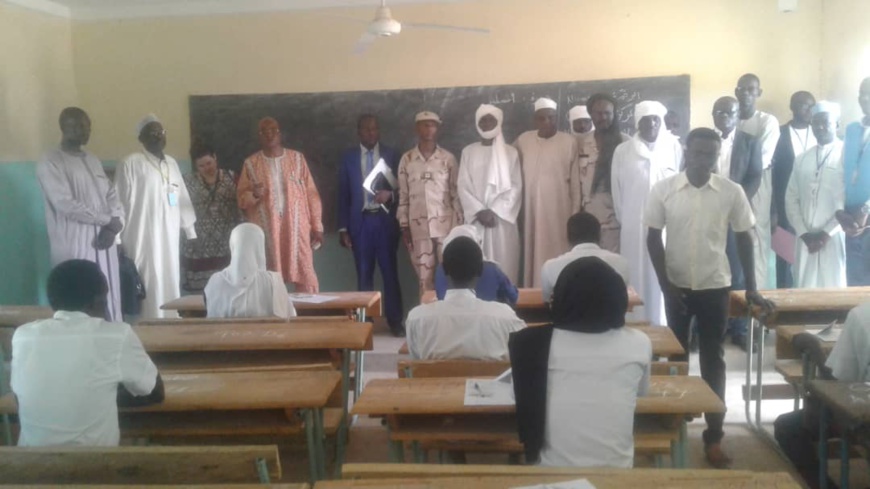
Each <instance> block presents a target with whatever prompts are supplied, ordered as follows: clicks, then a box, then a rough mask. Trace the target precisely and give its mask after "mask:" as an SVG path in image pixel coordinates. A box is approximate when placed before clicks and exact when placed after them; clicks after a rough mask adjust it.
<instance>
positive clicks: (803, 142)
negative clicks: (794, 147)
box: [791, 126, 810, 154]
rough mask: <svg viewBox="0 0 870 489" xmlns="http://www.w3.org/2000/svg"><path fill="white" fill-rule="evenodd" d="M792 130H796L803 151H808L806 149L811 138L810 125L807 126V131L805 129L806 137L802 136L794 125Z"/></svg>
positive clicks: (795, 133)
mask: <svg viewBox="0 0 870 489" xmlns="http://www.w3.org/2000/svg"><path fill="white" fill-rule="evenodd" d="M791 130H792V132H794V135H795V137H796V138H797V140H798V142H799V143H801V153H804V152H806V150H807V143H808V142H809V139H810V128H809V126H807V129H806V131H804V137H801V135H800V133H799V132H798V131H797V129H795V128H794V127H792V128H791ZM796 154H799V153H796Z"/></svg>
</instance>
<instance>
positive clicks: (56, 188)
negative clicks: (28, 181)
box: [36, 107, 124, 322]
mask: <svg viewBox="0 0 870 489" xmlns="http://www.w3.org/2000/svg"><path fill="white" fill-rule="evenodd" d="M60 130H61V132H62V133H63V138H62V140H61V143H60V147H59V148H55V149H52V150H51V151H49V152H47V153H46V154H45V155H44V156H43V157H42V159H41V160H40V162H39V165H37V167H36V177H37V178H38V179H39V185H40V186H41V187H42V194H43V196H44V197H45V225H46V230H47V231H48V239H49V242H50V244H51V264H52V266H55V265H58V264H60V263H61V262H64V261H67V260H72V259H81V260H89V261H92V262H95V263H96V264H97V265H99V266H100V270H101V271H102V272H103V275H105V276H106V281H107V282H108V286H109V294H108V297H107V299H108V305H107V311H106V316H105V319H106V320H107V321H114V322H120V321H122V320H123V317H122V312H121V280H120V277H119V274H118V247H117V246H116V245H115V241H116V236H117V234H118V233H119V232H120V231H121V228H123V218H124V208H123V207H121V202H120V201H119V200H118V194H117V193H116V192H115V186H114V185H113V184H112V182H111V181H110V180H109V178H108V177H107V176H106V173H105V172H104V171H103V166H102V164H101V163H100V160H99V158H97V157H96V156H95V155H94V154H93V153H91V152H89V151H87V150H85V149H84V148H83V147H82V146H85V145H86V144H88V141H89V140H90V137H91V119H90V118H89V117H88V114H86V113H85V111H84V110H82V109H80V108H78V107H68V108H66V109H64V110H63V111H62V112H61V113H60Z"/></svg>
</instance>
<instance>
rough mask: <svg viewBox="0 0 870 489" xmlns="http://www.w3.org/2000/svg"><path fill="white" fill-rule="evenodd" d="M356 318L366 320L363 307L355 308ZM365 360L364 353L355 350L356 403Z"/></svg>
mask: <svg viewBox="0 0 870 489" xmlns="http://www.w3.org/2000/svg"><path fill="white" fill-rule="evenodd" d="M356 320H357V321H359V322H361V323H364V322H365V321H366V309H365V308H364V307H360V308H358V309H357V310H356ZM364 361H365V353H364V352H363V351H362V350H360V351H358V352H356V371H355V376H356V384H355V385H354V390H353V402H354V403H356V401H357V399H359V396H360V394H361V393H362V386H363V383H364V382H363V362H364Z"/></svg>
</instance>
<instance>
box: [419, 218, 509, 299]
mask: <svg viewBox="0 0 870 489" xmlns="http://www.w3.org/2000/svg"><path fill="white" fill-rule="evenodd" d="M456 238H469V239H471V240H472V241H474V242H475V243H477V246H478V247H480V246H481V245H482V243H483V242H482V241H481V238H480V234H478V232H477V229H476V228H475V226H472V225H470V224H463V225H461V226H456V227H455V228H453V229H452V230H450V234H448V235H447V237H446V238H444V246H445V247H447V245H448V244H449V243H450V242H451V241H453V240H455V239H456ZM449 288H450V283H449V282H448V280H447V273H445V270H444V265H439V266H438V268H437V269H436V270H435V293H436V295H437V297H438V300H444V297H445V295H446V294H447V289H449ZM474 293H475V295H476V296H477V298H478V299H480V300H484V301H491V302H502V303H505V304H510V305H514V304H516V303H517V298H518V297H519V291H518V290H517V287H516V285H514V284H513V282H512V281H511V279H510V278H508V277H507V275H505V273H504V272H503V271H502V270H501V267H499V264H498V263H495V262H492V261H488V260H484V261H483V271H482V272H481V273H480V277H478V279H477V282H476V284H475V288H474Z"/></svg>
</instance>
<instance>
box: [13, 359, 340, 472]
mask: <svg viewBox="0 0 870 489" xmlns="http://www.w3.org/2000/svg"><path fill="white" fill-rule="evenodd" d="M340 380H341V375H340V374H339V373H338V372H334V371H276V372H268V373H263V372H214V373H200V374H166V375H163V382H164V388H165V392H166V397H165V399H164V400H163V402H162V403H160V404H155V405H151V406H145V407H138V408H126V409H123V410H121V412H122V413H123V417H124V418H125V419H131V420H135V419H136V418H137V415H138V414H139V413H149V414H150V413H185V412H214V411H239V412H243V411H276V410H277V411H286V410H301V411H302V412H303V413H304V417H305V432H306V436H307V441H308V455H309V457H310V464H311V473H312V477H313V478H315V479H321V478H323V477H324V475H325V474H324V472H325V463H326V462H325V455H324V449H323V408H324V406H325V405H326V402H327V400H328V399H329V396H330V394H331V393H332V391H334V390H335V388H336V386H338V383H339V381H340ZM15 412H17V406H16V405H15V401H14V397H13V396H12V394H7V395H6V396H3V397H2V398H0V414H12V413H15ZM288 423H289V421H288ZM122 433H123V430H122Z"/></svg>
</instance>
